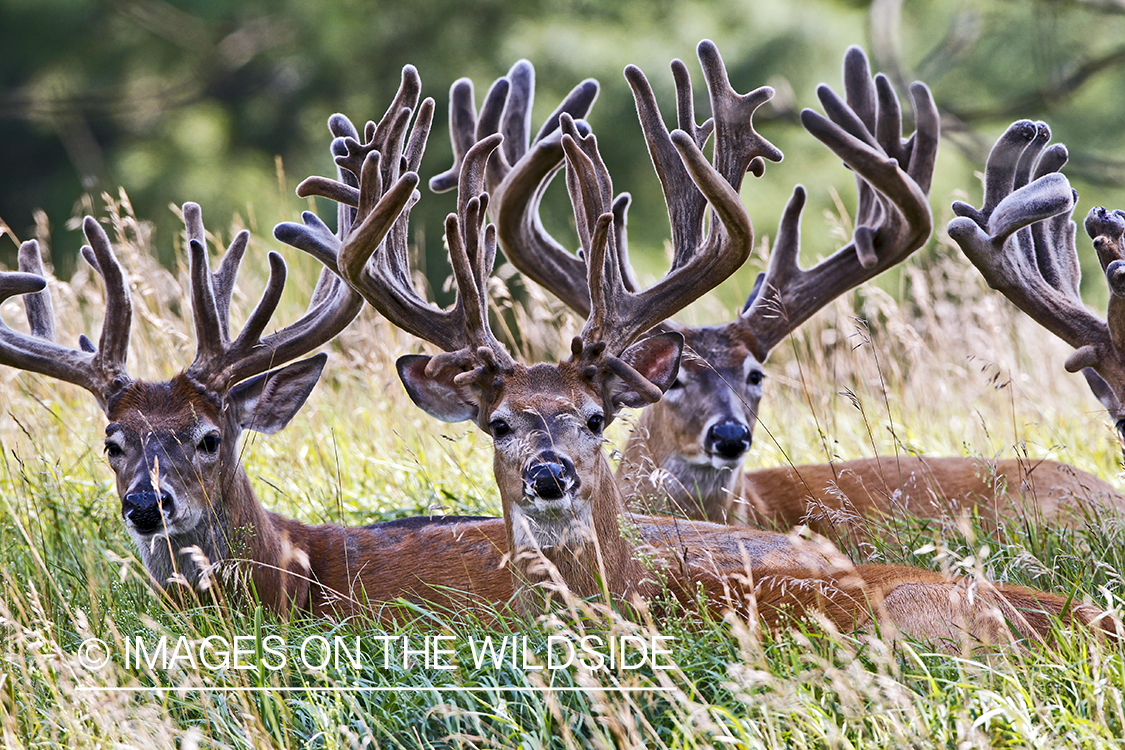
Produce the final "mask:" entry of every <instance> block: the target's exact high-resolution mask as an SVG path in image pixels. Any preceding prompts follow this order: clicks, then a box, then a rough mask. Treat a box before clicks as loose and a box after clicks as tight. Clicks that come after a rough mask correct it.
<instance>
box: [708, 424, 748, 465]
mask: <svg viewBox="0 0 1125 750" xmlns="http://www.w3.org/2000/svg"><path fill="white" fill-rule="evenodd" d="M750 440H751V436H750V428H749V427H747V426H746V425H744V424H743V423H742V422H735V421H727V422H719V423H718V424H713V425H711V428H710V429H709V430H707V437H706V438H705V440H704V444H703V447H704V449H705V450H706V451H707V453H708V455H710V456H713V457H717V458H720V459H724V460H727V461H737V460H738V459H740V458H742V455H743V454H744V453H746V451H748V450H750Z"/></svg>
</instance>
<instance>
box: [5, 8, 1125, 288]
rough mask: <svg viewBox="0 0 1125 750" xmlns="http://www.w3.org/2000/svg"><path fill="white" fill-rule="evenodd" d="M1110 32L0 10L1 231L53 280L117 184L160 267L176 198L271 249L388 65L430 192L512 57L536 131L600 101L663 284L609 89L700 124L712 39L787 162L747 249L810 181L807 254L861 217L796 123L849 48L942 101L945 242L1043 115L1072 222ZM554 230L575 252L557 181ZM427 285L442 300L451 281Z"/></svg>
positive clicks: (1101, 27)
mask: <svg viewBox="0 0 1125 750" xmlns="http://www.w3.org/2000/svg"><path fill="white" fill-rule="evenodd" d="M1122 32H1125V6H1123V5H1122V4H1121V3H1120V2H1118V0H976V1H971V0H954V1H953V2H936V1H935V0H924V1H921V0H920V1H917V2H902V1H901V0H875V2H873V3H870V4H869V3H864V2H858V1H857V0H848V1H844V0H837V1H836V2H832V1H830V0H790V1H789V2H785V3H780V2H769V3H763V2H756V1H755V0H734V1H733V2H731V1H727V2H714V1H712V0H686V1H684V2H671V0H659V2H648V3H641V2H635V1H632V0H625V1H611V0H605V1H603V2H593V0H564V2H554V3H545V2H540V0H523V1H522V2H518V3H513V2H502V1H501V0H459V1H454V0H411V1H409V2H404V1H402V0H379V1H377V2H363V3H360V2H354V1H353V2H348V1H344V2H316V3H309V2H304V1H303V0H272V1H267V0H252V1H250V2H240V3H225V2H217V1H216V0H173V1H168V0H102V1H101V2H95V1H94V0H35V1H34V2H32V1H31V0H3V2H2V3H0V49H3V50H4V53H3V55H0V144H3V145H2V146H0V174H2V175H3V176H4V179H3V180H0V219H3V220H4V221H6V222H7V224H8V225H9V226H10V227H11V229H12V231H13V232H14V234H15V235H16V236H17V237H19V238H20V239H26V238H28V237H31V236H34V235H35V234H36V231H37V230H36V226H35V224H36V219H35V215H34V211H35V209H42V210H43V211H44V212H45V216H46V217H47V219H48V221H49V224H50V226H51V227H52V228H54V230H55V232H54V237H55V241H56V245H57V246H56V247H55V248H54V258H55V262H56V264H57V267H58V271H59V273H60V275H62V276H64V277H65V276H67V275H68V274H69V273H70V270H71V269H72V268H73V265H74V257H75V251H76V249H77V246H78V244H79V243H80V241H81V240H80V236H79V234H78V233H77V232H59V231H57V230H58V229H59V228H60V226H61V225H63V224H64V223H65V222H66V221H67V220H68V219H69V218H71V217H72V216H74V215H77V214H79V213H82V212H87V211H90V210H99V208H100V206H99V200H98V195H99V194H100V192H101V191H103V190H115V189H116V187H117V186H122V187H124V188H125V189H126V191H127V192H128V194H129V195H130V197H131V199H132V201H133V203H134V206H135V208H136V211H137V214H138V216H140V217H142V218H145V219H149V220H151V221H153V222H155V224H156V227H157V239H158V246H159V247H160V248H161V252H162V253H166V258H165V259H166V260H170V259H171V257H172V253H173V252H174V248H175V244H176V243H175V241H174V238H175V237H176V236H177V234H178V231H179V225H178V221H177V220H176V218H175V216H174V215H173V214H172V212H171V211H169V210H168V209H167V207H168V205H169V204H171V203H176V204H180V203H183V202H184V201H186V200H194V201H197V202H199V203H201V204H202V205H203V207H204V211H205V214H206V216H207V218H208V225H209V226H214V227H219V226H226V225H227V224H228V223H229V220H230V219H231V218H232V217H234V216H235V215H238V216H240V217H241V221H242V222H243V223H246V224H249V225H250V226H251V227H252V228H254V229H256V230H257V231H258V232H259V233H260V234H266V233H267V232H268V230H269V228H270V226H272V223H273V222H274V221H277V220H282V219H292V218H294V217H295V216H296V215H297V213H298V212H299V211H300V210H302V209H304V208H306V207H307V204H306V203H305V202H304V201H301V200H299V199H297V198H296V197H295V196H294V194H293V192H292V190H293V187H294V186H295V184H296V183H297V182H298V181H299V180H300V179H301V178H303V177H304V176H306V175H309V174H331V173H332V171H333V168H332V164H331V161H330V159H329V157H328V154H327V145H328V141H329V138H328V134H327V129H326V127H325V122H326V120H327V118H328V116H329V115H330V114H331V113H332V112H335V111H341V112H344V113H345V114H348V115H349V116H350V117H351V118H352V119H353V120H356V121H360V122H362V121H364V120H366V119H375V118H378V116H379V115H381V114H382V111H383V108H384V107H385V106H386V104H387V102H389V101H390V98H391V96H392V95H393V93H394V91H395V89H396V87H397V85H398V79H399V71H400V70H401V68H402V66H403V65H405V64H407V63H412V64H414V65H415V66H417V67H418V69H419V70H420V72H421V75H422V81H423V88H424V94H425V95H429V96H433V97H434V98H435V99H436V100H437V104H438V123H437V127H435V129H434V133H433V135H432V136H431V139H430V145H429V148H428V151H427V155H426V158H425V161H424V162H423V168H422V177H423V180H426V179H428V178H429V177H430V176H432V175H434V174H436V173H438V172H440V171H442V170H444V169H445V168H446V167H448V165H449V163H450V158H451V157H450V151H449V146H448V134H447V132H446V130H447V129H446V127H445V124H444V118H445V117H446V111H445V109H446V102H447V92H448V88H449V86H450V84H451V83H452V82H453V81H454V80H455V79H456V78H458V77H461V76H469V77H471V78H472V79H473V80H474V82H475V83H476V87H477V95H478V97H480V96H482V95H483V92H484V90H485V89H486V88H487V86H488V84H489V83H490V82H491V81H492V80H493V79H494V78H496V77H498V76H500V75H503V74H504V73H505V72H506V71H507V69H508V67H509V66H510V65H511V64H512V63H513V62H514V61H515V60H517V59H519V58H521V57H526V58H528V59H530V60H531V61H532V62H533V63H534V64H535V66H536V71H537V92H536V93H537V99H536V103H535V113H536V116H535V122H534V123H533V126H534V127H538V124H539V123H540V122H541V121H542V118H543V117H544V116H546V114H547V113H549V112H550V111H551V110H552V109H553V108H554V105H555V104H557V102H558V101H559V100H560V99H561V97H562V96H564V95H565V93H566V92H567V91H568V90H569V89H570V88H571V87H572V86H573V85H574V84H576V83H577V82H578V81H580V80H582V79H583V78H586V77H594V78H597V79H598V80H599V81H600V82H601V85H602V94H601V96H600V98H599V101H598V103H597V104H596V105H595V108H594V111H593V113H592V115H591V117H590V120H591V124H592V126H593V128H594V131H595V133H597V134H598V137H599V141H600V143H601V148H602V152H603V154H604V156H605V158H606V161H607V164H608V166H609V168H610V170H611V173H612V174H613V175H614V179H615V187H616V189H617V190H619V191H620V190H629V191H630V192H632V193H633V196H634V199H635V200H634V204H633V209H632V212H631V221H630V230H631V232H630V239H631V248H632V250H633V256H634V259H635V260H634V262H635V263H637V264H638V265H639V266H640V267H641V269H642V273H646V272H647V273H649V274H653V273H657V272H658V270H659V268H658V267H659V264H660V262H662V252H661V249H662V246H663V242H664V238H665V237H666V236H667V233H668V228H667V219H666V215H665V211H664V207H663V199H662V197H661V194H660V189H659V184H658V182H657V181H656V179H655V176H654V175H653V173H652V169H651V166H650V164H649V161H648V157H647V153H646V151H645V147H644V142H643V140H642V138H641V135H640V129H639V126H638V125H637V121H636V116H635V113H634V110H633V105H632V99H631V96H630V94H629V90H628V87H627V86H626V85H625V82H624V80H623V78H622V76H621V70H622V68H623V67H624V66H625V65H626V64H627V63H636V64H637V65H639V66H640V67H641V68H642V69H643V70H645V72H646V73H647V74H648V75H649V76H650V79H651V80H652V82H653V86H654V88H655V89H656V92H657V96H658V97H659V98H660V99H661V101H662V102H663V103H664V104H665V106H666V109H665V111H666V113H667V114H668V115H669V116H670V115H671V104H672V84H671V76H670V74H669V72H668V62H669V61H670V60H671V59H672V58H673V57H680V58H683V59H685V60H688V62H689V67H691V69H692V70H693V74H694V75H695V84H696V93H697V98H698V99H699V101H698V102H697V107H698V109H699V110H700V111H703V112H706V110H707V106H706V100H705V93H704V92H703V87H702V80H701V77H700V76H699V75H698V68H697V66H695V61H694V46H695V44H696V42H698V40H699V39H702V38H705V37H706V38H711V39H714V40H715V41H716V43H717V44H718V45H719V49H720V50H721V52H722V53H723V55H724V57H725V59H726V61H727V65H728V67H729V69H730V75H731V79H732V81H733V82H734V85H735V87H736V88H738V89H739V90H740V91H747V90H750V89H752V88H754V87H756V86H759V85H763V84H769V85H772V86H774V87H775V88H776V89H777V90H778V96H777V98H776V100H775V105H774V106H771V107H767V108H764V109H763V110H762V111H761V113H760V117H759V118H758V128H759V130H760V131H761V132H762V133H763V134H765V135H766V136H767V137H768V138H770V139H771V140H773V141H774V142H775V143H776V144H777V145H778V146H779V147H781V148H782V150H783V151H784V152H785V153H786V161H785V162H784V163H783V164H781V165H770V167H769V168H768V169H767V172H766V176H765V178H763V179H762V180H751V181H749V184H748V185H747V187H745V188H744V191H743V192H744V199H745V200H746V202H747V205H748V206H749V207H750V211H751V216H752V218H753V219H754V221H755V223H756V228H757V230H758V233H759V235H763V234H772V232H773V229H774V226H775V222H776V220H777V217H778V216H779V215H780V212H781V207H782V206H783V204H784V201H785V199H786V198H787V196H788V193H789V191H790V189H791V188H792V186H793V185H794V184H795V183H797V182H803V183H804V184H806V185H808V186H809V187H810V189H811V196H810V197H811V202H810V207H809V209H808V211H807V214H806V219H805V257H806V258H809V257H813V256H815V255H817V254H822V253H827V252H830V251H831V250H833V249H834V248H835V247H836V246H838V245H839V244H841V243H842V241H843V238H842V237H841V236H840V235H839V232H837V233H836V234H833V233H832V232H831V231H830V226H831V225H830V224H826V223H825V222H824V220H823V219H822V216H821V214H823V213H824V212H825V211H835V210H836V204H835V203H834V200H833V196H832V194H831V192H830V190H835V191H837V192H838V193H839V195H840V196H841V198H842V200H843V205H845V206H847V207H849V209H850V207H851V206H852V205H853V199H852V196H851V192H852V189H851V181H850V177H849V175H848V173H847V172H846V170H842V169H840V168H839V165H838V163H837V162H836V161H835V160H834V159H833V158H832V157H830V156H829V155H828V154H827V152H826V151H825V150H824V149H823V148H822V147H820V146H819V144H817V143H816V142H815V140H813V139H812V138H811V137H810V136H808V135H807V134H806V133H805V132H804V131H803V130H802V129H801V127H800V125H799V124H798V121H797V113H798V112H799V110H800V108H801V107H806V106H809V107H816V106H818V105H817V102H816V97H815V85H816V84H817V83H818V82H821V81H825V82H828V83H830V84H831V85H833V86H836V87H839V65H840V60H841V57H842V54H843V51H844V49H845V48H846V46H847V45H848V44H861V45H863V46H865V47H866V48H867V49H868V51H869V53H871V55H872V58H873V64H874V65H875V67H876V68H877V69H881V70H884V71H887V72H888V73H889V74H890V75H891V77H892V80H894V82H895V83H896V85H897V86H898V89H899V92H900V95H904V96H905V91H906V89H905V86H906V84H907V83H909V81H910V80H913V79H914V78H915V77H918V78H921V79H922V80H924V81H926V82H927V83H929V84H930V85H931V87H932V88H933V89H934V92H935V95H936V98H937V100H938V103H939V106H940V107H941V108H942V112H943V116H944V120H943V124H944V126H945V133H946V136H947V139H946V141H945V143H944V145H943V153H942V156H941V161H940V162H939V175H938V178H937V180H936V182H935V185H934V190H933V193H932V200H933V205H934V208H935V214H936V216H937V218H938V223H939V226H941V225H942V224H943V218H944V217H945V216H947V214H948V205H949V200H950V198H951V197H952V195H953V193H954V192H955V191H957V190H962V191H965V192H967V194H968V197H969V199H970V200H973V201H976V200H978V198H979V183H978V182H977V181H976V180H975V178H974V177H973V172H974V171H975V170H979V169H981V167H982V166H983V158H984V155H985V154H986V153H987V148H988V146H989V144H990V143H991V142H992V139H993V138H994V137H995V136H996V135H997V134H998V133H999V132H1000V130H1001V129H1002V128H1003V127H1004V126H1005V125H1006V124H1007V123H1008V122H1009V121H1011V120H1012V119H1016V118H1018V117H1032V118H1038V119H1045V120H1047V121H1048V122H1049V123H1050V124H1051V125H1052V126H1053V127H1054V129H1055V133H1056V137H1057V140H1061V141H1064V142H1066V143H1068V145H1070V147H1071V153H1072V164H1071V166H1070V167H1069V168H1068V170H1067V171H1068V174H1070V176H1071V178H1072V179H1073V180H1074V181H1075V184H1076V187H1078V189H1079V191H1080V194H1081V195H1082V198H1083V203H1082V205H1080V207H1079V209H1078V212H1077V215H1078V216H1079V217H1081V216H1083V215H1084V213H1085V211H1086V210H1088V208H1089V207H1090V206H1091V205H1094V203H1095V202H1097V203H1106V204H1111V205H1122V204H1123V203H1125V191H1122V190H1121V188H1120V185H1121V183H1122V181H1123V180H1125V161H1121V160H1120V159H1119V158H1118V154H1119V153H1122V152H1123V151H1125V149H1123V148H1122V147H1123V146H1125V143H1123V141H1125V131H1123V130H1122V129H1121V128H1120V126H1119V123H1120V122H1121V119H1122V117H1121V111H1120V110H1121V108H1122V106H1123V104H1122V98H1121V97H1120V96H1117V95H1116V94H1117V92H1119V91H1122V90H1125V46H1123V44H1122V42H1121V41H1120V40H1121V39H1125V34H1123V33H1122ZM700 94H703V95H702V96H700ZM907 111H909V107H907ZM560 182H561V181H560ZM425 193H426V194H425V196H424V199H423V201H422V202H421V203H420V204H419V206H418V207H417V208H416V209H415V212H414V217H415V218H414V230H413V231H414V237H415V239H416V241H417V242H418V244H419V245H420V246H421V247H422V248H423V249H424V255H423V257H424V259H425V261H426V264H427V267H428V268H430V269H442V268H444V261H443V260H442V258H443V256H444V251H443V249H442V245H441V219H442V217H443V216H444V214H445V213H446V212H448V211H449V210H451V208H452V206H453V197H452V195H442V196H434V195H432V194H430V193H429V192H428V191H425ZM321 208H322V209H323V210H322V213H323V214H324V215H326V216H331V215H333V212H331V211H330V210H328V207H327V206H321ZM545 215H546V221H547V223H548V226H549V227H550V228H551V229H552V230H553V231H555V232H556V233H557V234H558V236H559V237H560V238H561V239H563V240H564V243H565V244H570V245H573V239H572V237H573V234H572V233H571V231H570V229H569V224H570V221H571V220H570V217H569V206H568V205H567V202H566V200H565V194H564V191H563V190H562V187H561V185H558V186H556V188H555V189H554V190H553V191H552V196H551V200H550V201H549V202H548V205H547V206H546V207H545ZM14 251H15V245H14V244H13V243H11V242H9V241H8V240H3V241H0V263H6V264H10V262H11V261H12V260H13V258H14ZM763 260H764V259H763V258H761V257H758V258H756V259H755V260H753V261H752V262H751V263H752V265H754V266H760V265H761V263H762V261H763ZM430 275H431V278H432V280H434V281H435V283H439V282H440V278H441V277H442V276H443V275H444V272H443V271H438V270H431V273H430ZM745 276H746V278H743V279H740V280H736V281H735V282H732V283H733V285H734V287H736V289H735V291H734V292H732V293H742V292H743V291H745V290H748V288H749V284H750V280H751V279H752V274H745ZM1103 293H1104V292H1103Z"/></svg>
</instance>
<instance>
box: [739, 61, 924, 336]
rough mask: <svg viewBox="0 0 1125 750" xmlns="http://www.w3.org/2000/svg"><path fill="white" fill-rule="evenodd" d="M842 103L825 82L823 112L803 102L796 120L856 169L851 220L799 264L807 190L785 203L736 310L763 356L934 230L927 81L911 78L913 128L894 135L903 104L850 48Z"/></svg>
mask: <svg viewBox="0 0 1125 750" xmlns="http://www.w3.org/2000/svg"><path fill="white" fill-rule="evenodd" d="M843 67H844V70H843V78H844V87H845V97H846V101H845V100H842V99H841V98H840V97H839V96H838V95H837V94H836V93H835V92H834V91H832V89H831V88H829V87H828V86H824V85H822V86H820V87H818V89H817V94H818V96H819V98H820V100H821V102H822V104H823V106H824V109H825V112H827V113H828V117H827V118H826V117H824V116H822V115H819V114H817V113H816V112H813V111H812V110H807V109H806V110H804V111H803V112H802V113H801V122H802V124H803V125H804V126H805V129H806V130H808V131H809V132H810V133H811V134H812V135H814V136H815V137H816V138H817V139H818V140H820V141H821V142H822V143H824V145H825V146H827V147H828V148H829V149H831V150H832V151H833V152H834V153H835V154H836V155H837V156H839V157H840V158H841V159H842V160H843V162H844V163H845V165H847V166H848V167H850V168H851V169H852V171H854V172H855V179H856V193H857V196H858V204H857V207H856V220H855V223H856V228H855V231H854V233H853V236H852V241H851V242H850V243H848V245H846V246H845V247H843V248H841V249H840V250H839V251H837V252H836V253H834V254H833V255H831V256H830V257H828V258H826V259H825V260H823V261H821V262H820V263H818V264H817V265H816V266H814V267H813V268H810V269H808V270H804V269H802V268H801V267H800V264H799V258H800V249H801V244H800V220H801V212H802V210H803V208H804V204H805V190H804V188H803V187H801V186H799V185H798V186H797V187H796V188H795V189H794V191H793V195H792V197H791V198H790V199H789V203H788V204H787V205H786V208H785V212H784V213H783V215H782V218H781V221H780V223H779V226H778V231H777V239H776V241H775V243H774V247H773V250H772V251H771V255H770V261H769V266H768V268H767V270H766V272H765V274H764V276H763V277H760V278H759V280H758V283H757V284H755V288H754V292H753V293H751V295H750V299H749V300H748V301H747V304H746V308H745V310H744V311H743V314H742V316H741V318H740V322H741V324H742V325H743V326H746V327H748V328H750V329H751V330H752V331H753V332H754V334H755V337H756V339H757V341H758V346H759V352H758V356H760V357H764V356H766V355H767V354H768V353H769V351H770V350H771V349H772V348H773V347H774V346H776V345H777V344H778V342H780V341H781V340H782V339H783V338H785V336H787V335H788V334H789V333H790V332H792V331H793V330H794V329H796V328H797V326H799V325H800V324H801V323H803V322H804V321H806V320H807V319H808V318H809V317H810V316H812V314H813V313H815V312H816V311H817V310H819V309H820V308H821V307H823V306H824V305H826V304H827V303H828V302H829V301H831V300H832V299H834V298H836V297H837V296H839V295H841V294H843V293H844V292H846V291H847V290H849V289H851V288H853V287H855V286H858V285H859V284H861V283H863V282H864V281H866V280H868V279H870V278H873V277H874V276H877V275H878V274H880V273H882V272H883V271H885V270H886V269H888V268H890V267H891V266H893V265H896V264H898V263H901V262H902V261H903V260H905V259H906V258H907V257H908V256H909V255H910V254H911V253H913V252H914V251H915V250H917V249H918V248H920V247H922V246H923V245H924V244H925V243H926V241H927V240H928V239H929V237H930V234H931V232H932V230H933V215H932V213H931V212H930V207H929V202H928V200H927V192H928V190H929V187H930V182H931V179H932V175H933V170H934V164H935V161H936V158H937V147H938V140H939V120H938V113H937V108H936V106H935V105H934V102H933V98H932V96H931V95H930V92H929V89H928V88H926V86H925V85H924V84H922V83H915V84H913V85H912V86H911V89H910V93H911V99H912V104H913V108H914V119H915V132H914V133H913V134H912V135H911V136H910V137H909V138H906V139H904V138H903V137H902V112H901V109H900V107H899V104H898V100H897V97H896V96H895V92H894V89H893V88H892V87H891V85H890V82H889V81H888V80H887V78H886V77H885V76H883V75H881V74H879V75H876V76H875V77H874V78H872V76H871V73H870V68H869V66H868V62H867V56H866V54H864V52H863V50H862V49H860V48H859V47H851V48H849V49H848V51H847V53H846V54H845V56H844V66H843Z"/></svg>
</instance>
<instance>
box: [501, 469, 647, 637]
mask: <svg viewBox="0 0 1125 750" xmlns="http://www.w3.org/2000/svg"><path fill="white" fill-rule="evenodd" d="M500 486H501V499H502V502H503V507H504V524H505V527H506V530H507V535H508V550H509V553H508V554H509V565H510V566H511V570H512V577H513V584H514V586H515V589H516V606H517V609H518V610H519V611H520V612H521V613H523V614H525V615H534V614H538V613H540V612H542V611H543V609H544V607H545V606H546V605H547V603H548V602H549V601H551V600H554V599H558V596H557V594H556V588H557V587H558V586H559V584H562V585H563V586H565V588H567V589H569V590H570V592H572V593H573V594H575V595H576V596H578V597H581V598H588V597H601V596H605V595H608V596H609V598H610V599H611V600H613V601H615V602H619V603H629V602H630V601H631V600H632V598H633V596H634V595H636V594H640V595H644V594H645V593H646V592H647V587H648V585H649V584H648V582H646V571H645V568H644V566H643V564H642V563H641V562H640V561H639V559H638V558H637V555H636V549H635V546H636V542H635V541H634V537H633V531H634V530H633V529H632V526H631V524H630V522H629V520H628V516H626V515H625V514H626V509H625V502H624V499H623V497H622V495H621V491H620V490H619V489H618V487H617V484H616V482H615V481H614V478H613V474H612V472H611V471H610V468H609V464H608V463H607V462H606V460H605V459H604V457H602V458H601V460H600V461H599V462H598V464H597V466H596V467H595V469H594V471H592V472H588V474H587V475H586V476H584V477H583V480H582V486H581V488H580V489H579V490H578V491H577V493H576V497H575V500H574V503H573V507H572V509H571V512H568V513H563V514H559V515H558V516H557V517H544V516H541V515H537V514H535V513H532V512H529V511H528V510H527V509H526V505H525V504H524V503H523V502H522V500H523V498H522V490H521V489H519V488H518V485H513V484H511V483H509V484H507V485H506V484H505V483H503V482H501V483H500Z"/></svg>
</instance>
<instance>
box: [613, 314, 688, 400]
mask: <svg viewBox="0 0 1125 750" xmlns="http://www.w3.org/2000/svg"><path fill="white" fill-rule="evenodd" d="M683 353H684V335H683V334H682V333H677V332H675V331H671V332H669V333H660V334H657V335H655V336H649V337H648V338H647V339H642V340H641V341H638V342H637V343H635V344H633V345H632V346H630V347H629V348H628V349H626V350H625V351H624V352H622V354H621V357H620V358H621V359H622V360H623V361H624V362H625V364H627V365H629V366H630V367H632V368H633V369H634V370H636V371H637V372H638V373H640V375H641V376H642V377H644V379H645V380H647V381H648V382H650V383H652V384H653V385H655V386H656V387H657V388H659V389H660V392H661V393H664V392H665V391H667V390H668V389H669V388H671V387H672V383H675V382H676V376H677V375H679V374H680V356H681V355H683ZM608 386H609V392H610V398H611V399H612V401H613V407H614V408H615V409H616V408H619V407H622V406H632V407H633V408H637V409H639V408H640V407H642V406H648V405H649V404H650V403H652V401H653V400H657V399H651V398H646V397H645V396H644V395H643V394H641V393H640V392H639V391H638V390H637V389H636V388H635V387H634V386H633V385H631V384H630V383H627V382H626V381H625V380H623V379H622V378H620V377H618V376H617V375H611V376H610V379H609V383H608Z"/></svg>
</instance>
